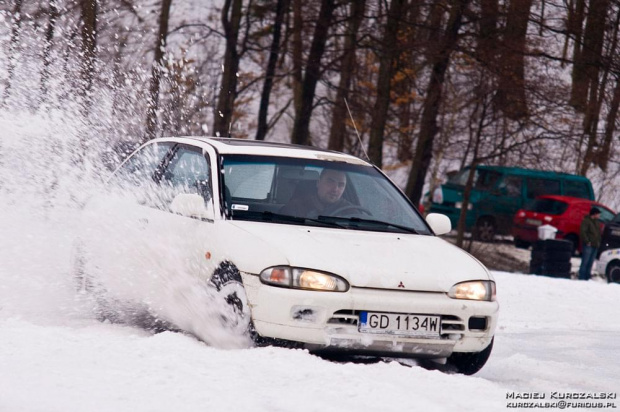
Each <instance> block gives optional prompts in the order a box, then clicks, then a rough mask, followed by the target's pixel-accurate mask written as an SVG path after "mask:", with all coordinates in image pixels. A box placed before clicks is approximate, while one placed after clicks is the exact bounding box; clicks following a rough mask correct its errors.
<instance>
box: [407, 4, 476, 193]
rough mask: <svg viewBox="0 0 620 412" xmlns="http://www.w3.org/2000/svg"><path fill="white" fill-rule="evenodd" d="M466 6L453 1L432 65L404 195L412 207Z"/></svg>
mask: <svg viewBox="0 0 620 412" xmlns="http://www.w3.org/2000/svg"><path fill="white" fill-rule="evenodd" d="M468 4H469V0H453V2H452V7H451V8H450V18H449V20H448V26H447V28H446V32H445V34H444V36H443V39H442V41H441V43H440V48H439V53H438V55H437V60H436V61H435V63H434V64H433V68H432V72H431V78H430V81H429V84H428V88H427V92H426V99H425V100H424V108H423V111H422V120H421V123H420V134H419V136H418V141H417V145H416V152H415V156H414V158H413V163H412V165H411V170H410V172H409V179H408V180H407V187H406V189H405V193H406V194H407V196H408V197H409V199H411V201H412V202H413V204H414V205H418V204H419V203H420V198H421V197H422V189H423V187H424V180H425V179H426V173H427V172H428V168H429V166H430V163H431V158H432V156H433V140H434V139H435V135H436V134H437V129H438V128H437V115H438V113H439V106H440V104H441V97H442V89H443V83H444V79H445V75H446V71H447V69H448V65H449V64H450V54H451V53H452V51H453V50H454V48H455V47H456V44H457V42H458V33H459V29H460V28H461V23H462V21H463V14H464V13H465V9H466V8H467V5H468Z"/></svg>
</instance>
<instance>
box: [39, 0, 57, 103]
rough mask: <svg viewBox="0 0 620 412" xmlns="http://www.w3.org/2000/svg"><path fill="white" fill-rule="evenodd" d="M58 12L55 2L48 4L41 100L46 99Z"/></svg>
mask: <svg viewBox="0 0 620 412" xmlns="http://www.w3.org/2000/svg"><path fill="white" fill-rule="evenodd" d="M58 16H59V12H58V6H57V5H56V0H50V2H49V21H48V23H47V29H46V30H45V45H44V47H43V71H42V72H41V100H42V101H43V102H44V101H45V100H46V99H47V92H48V90H47V81H48V79H49V76H50V64H51V62H52V57H51V52H52V45H53V43H54V31H55V30H56V20H57V19H58Z"/></svg>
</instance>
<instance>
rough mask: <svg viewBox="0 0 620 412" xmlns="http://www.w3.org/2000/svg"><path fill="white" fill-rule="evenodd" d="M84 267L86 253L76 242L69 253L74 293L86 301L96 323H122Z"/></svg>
mask: <svg viewBox="0 0 620 412" xmlns="http://www.w3.org/2000/svg"><path fill="white" fill-rule="evenodd" d="M86 267H87V259H86V253H85V251H84V247H83V245H82V244H81V243H80V242H79V241H78V242H76V243H75V245H74V246H73V250H72V252H71V274H72V277H73V282H74V285H75V290H76V292H77V293H78V294H80V295H82V296H83V297H84V298H86V299H88V301H89V304H90V306H91V311H92V313H93V315H95V318H96V319H97V320H98V321H100V322H106V321H107V322H110V323H123V320H122V316H121V315H120V314H119V313H118V311H116V310H114V309H112V305H110V303H109V302H108V300H107V299H106V298H105V294H106V292H105V289H103V287H102V286H101V285H97V284H96V283H95V281H94V280H93V278H92V276H91V274H90V273H88V270H87V269H86Z"/></svg>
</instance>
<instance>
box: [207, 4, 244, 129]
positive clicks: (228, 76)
mask: <svg viewBox="0 0 620 412" xmlns="http://www.w3.org/2000/svg"><path fill="white" fill-rule="evenodd" d="M242 5H243V1H242V0H226V1H225V3H224V7H223V8H222V26H223V27H224V36H225V41H226V52H225V54H224V70H223V72H222V82H221V85H220V93H219V96H218V99H217V108H216V112H215V115H214V120H213V131H214V132H215V134H216V135H218V136H222V137H229V136H230V125H231V123H232V117H233V109H234V104H235V99H236V97H237V74H238V71H239V60H240V55H239V51H238V50H237V47H238V45H237V43H238V41H239V29H240V26H241V17H242V13H241V11H242V10H241V9H242Z"/></svg>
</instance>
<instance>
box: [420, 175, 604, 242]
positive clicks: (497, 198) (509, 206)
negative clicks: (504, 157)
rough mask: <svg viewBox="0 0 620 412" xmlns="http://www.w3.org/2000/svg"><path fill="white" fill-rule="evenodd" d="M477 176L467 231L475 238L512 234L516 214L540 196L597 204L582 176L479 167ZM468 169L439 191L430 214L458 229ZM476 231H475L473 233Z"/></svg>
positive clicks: (434, 198) (471, 198) (590, 186)
mask: <svg viewBox="0 0 620 412" xmlns="http://www.w3.org/2000/svg"><path fill="white" fill-rule="evenodd" d="M475 173H476V174H475V176H474V186H473V188H472V191H471V194H470V198H469V205H468V208H467V209H468V210H467V215H466V227H465V230H466V231H469V232H472V233H473V234H474V236H475V238H477V239H479V240H483V241H491V240H493V238H494V237H495V235H496V234H510V229H511V227H512V219H513V216H514V214H515V213H516V212H517V211H518V210H519V209H521V208H523V207H524V206H525V205H526V203H528V202H529V201H531V200H533V199H534V198H535V197H537V196H540V195H551V194H553V195H564V196H573V197H579V198H583V199H590V200H594V191H593V190H592V183H591V182H590V180H589V179H588V178H586V177H583V176H577V175H571V174H568V173H556V172H548V171H544V170H533V169H522V168H518V167H503V166H478V167H476V172H475ZM468 175H469V167H467V168H465V169H463V170H461V171H460V172H458V173H456V174H455V175H453V176H452V177H450V179H449V180H448V182H447V183H445V184H444V185H442V186H441V187H439V188H437V189H436V190H435V191H434V192H433V194H432V199H431V207H430V211H431V212H433V213H443V214H444V215H447V216H448V217H449V218H450V221H451V222H452V227H454V228H456V227H457V224H458V221H459V216H460V213H461V205H462V202H463V192H464V190H465V184H466V183H467V177H468ZM472 229H473V230H472Z"/></svg>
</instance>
